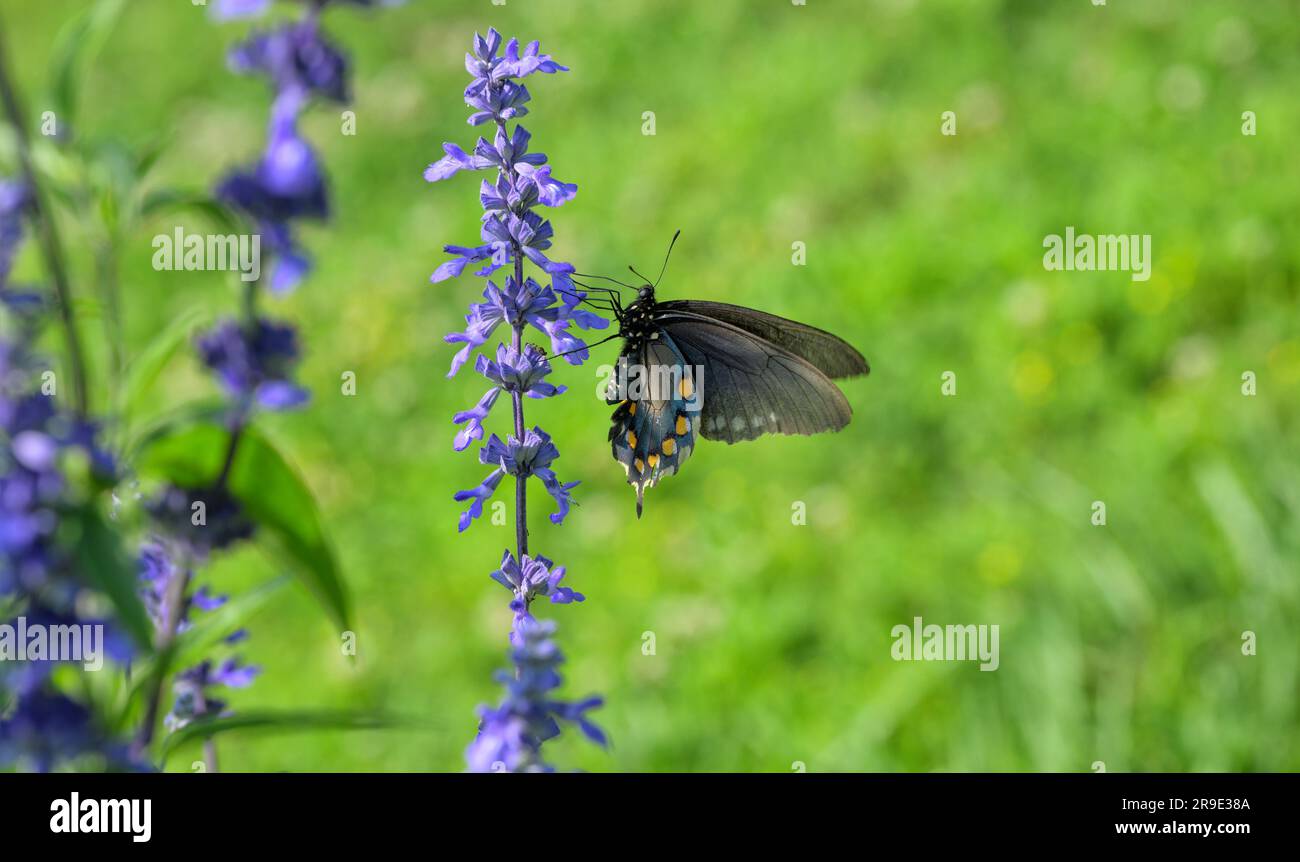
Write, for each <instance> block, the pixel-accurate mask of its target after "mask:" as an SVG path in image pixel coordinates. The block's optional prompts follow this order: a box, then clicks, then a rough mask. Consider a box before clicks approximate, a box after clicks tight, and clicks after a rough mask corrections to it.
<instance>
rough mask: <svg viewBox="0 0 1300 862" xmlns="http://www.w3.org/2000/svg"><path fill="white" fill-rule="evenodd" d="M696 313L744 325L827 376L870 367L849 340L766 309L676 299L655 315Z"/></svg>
mask: <svg viewBox="0 0 1300 862" xmlns="http://www.w3.org/2000/svg"><path fill="white" fill-rule="evenodd" d="M671 314H676V315H678V316H682V317H684V316H696V317H701V318H706V319H711V320H718V321H721V322H723V323H726V324H729V325H731V326H734V327H736V328H737V329H743V330H744V331H746V332H748V333H750V334H752V335H757V336H758V337H759V338H762V339H763V340H764V341H767V342H769V343H771V344H774V345H776V346H777V347H779V348H781V349H782V350H785V351H786V352H787V353H793V354H794V355H795V356H798V357H801V358H802V359H805V360H807V361H808V363H809V364H811V365H812V366H813V367H815V368H816V369H817V370H819V371H821V372H822V373H823V374H825V375H826V376H827V377H856V376H857V375H860V374H868V373H870V371H871V368H870V366H868V364H867V360H866V358H865V357H863V355H862V354H861V353H859V352H858V351H857V350H855V349H854V348H853V346H852V345H850V344H849V343H848V342H847V341H845V340H844V339H842V338H840V337H839V336H838V335H833V334H831V333H829V332H827V331H826V330H824V329H818V328H817V327H815V326H808V325H807V324H805V323H799V322H797V321H794V320H787V319H786V318H784V317H777V316H776V315H775V314H768V313H767V312H765V311H758V310H756V309H753V308H745V307H743V306H739V305H730V304H728V303H725V302H708V301H705V300H696V299H674V300H669V301H668V302H660V303H657V304H656V305H655V316H656V317H657V318H662V317H666V316H668V315H671Z"/></svg>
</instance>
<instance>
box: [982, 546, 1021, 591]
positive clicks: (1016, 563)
mask: <svg viewBox="0 0 1300 862" xmlns="http://www.w3.org/2000/svg"><path fill="white" fill-rule="evenodd" d="M1021 564H1022V560H1021V558H1020V551H1019V550H1017V549H1016V547H1015V546H1014V545H1009V544H1007V543H1006V542H994V543H992V544H990V545H987V546H985V548H984V550H983V551H980V556H979V562H978V563H977V566H978V568H979V575H980V578H981V579H982V580H983V581H984V582H985V583H989V584H993V585H995V586H998V585H1001V584H1007V583H1010V582H1011V581H1014V580H1015V579H1016V578H1017V577H1018V576H1019V575H1020V567H1021Z"/></svg>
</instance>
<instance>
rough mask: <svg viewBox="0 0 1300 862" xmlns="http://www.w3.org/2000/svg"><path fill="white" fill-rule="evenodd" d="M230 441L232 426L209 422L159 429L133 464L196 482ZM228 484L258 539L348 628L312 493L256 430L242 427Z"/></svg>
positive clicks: (204, 478) (217, 463)
mask: <svg viewBox="0 0 1300 862" xmlns="http://www.w3.org/2000/svg"><path fill="white" fill-rule="evenodd" d="M229 439H230V432H229V431H227V430H226V429H225V428H223V427H222V426H221V425H218V424H213V423H203V424H198V425H194V426H191V427H188V428H184V429H180V430H176V431H174V432H173V433H162V434H160V435H158V436H155V437H154V438H152V439H151V440H150V441H147V442H146V444H145V445H144V446H143V448H142V450H141V453H140V456H139V459H138V461H137V469H138V470H139V471H140V473H141V474H142V475H155V476H159V477H162V478H165V479H167V480H168V481H170V482H172V483H173V484H176V485H179V486H181V487H186V488H201V487H204V486H205V485H207V484H209V483H211V482H213V481H214V480H215V479H216V478H217V476H218V475H219V474H220V472H221V465H222V462H223V460H224V457H225V452H226V446H227V443H228V441H229ZM227 488H228V490H229V491H230V493H231V494H232V495H233V496H234V497H235V499H237V500H239V502H240V503H241V504H242V505H243V506H244V509H245V511H246V512H247V513H248V515H249V517H251V518H252V519H253V520H254V521H255V522H256V523H257V525H258V527H259V531H258V532H259V537H260V539H261V540H262V541H263V542H264V543H265V544H266V545H267V546H269V547H270V549H271V550H273V551H275V552H277V553H278V555H280V556H281V557H282V558H283V559H284V560H285V561H286V562H288V563H289V564H290V565H291V567H292V569H293V571H294V573H295V574H296V575H297V576H298V578H299V579H300V580H302V582H303V583H304V584H306V586H307V588H308V589H309V590H311V592H312V593H313V594H315V596H316V598H317V599H318V600H319V601H320V602H321V604H322V605H324V607H325V610H326V611H328V612H329V614H330V616H331V617H332V618H333V620H334V622H335V623H336V624H337V625H338V626H339V627H340V628H341V629H344V630H347V629H350V628H351V627H352V626H351V624H350V611H349V599H348V594H347V589H346V587H345V586H344V584H343V579H342V576H341V575H340V573H339V569H338V564H337V562H336V561H335V559H334V550H333V548H332V547H331V545H330V543H329V541H328V540H327V539H326V536H325V531H324V529H323V527H322V526H321V522H320V514H319V512H318V510H317V508H316V500H315V497H314V496H313V495H312V493H311V490H310V489H308V487H307V485H306V484H305V483H304V482H303V480H302V477H301V476H299V474H298V472H297V471H296V470H294V468H292V467H291V466H290V465H289V464H288V462H287V461H285V459H284V457H283V456H282V455H281V454H280V452H279V451H278V450H277V449H276V448H275V447H274V446H273V445H272V444H271V443H270V441H268V440H267V439H266V438H265V437H263V436H262V434H261V433H260V432H259V431H258V430H257V429H256V428H253V427H248V428H245V429H244V432H243V435H242V436H241V438H240V441H239V447H238V449H237V450H236V453H235V459H234V462H233V463H232V464H231V468H230V476H229V478H228V480H227Z"/></svg>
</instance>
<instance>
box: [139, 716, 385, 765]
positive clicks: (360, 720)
mask: <svg viewBox="0 0 1300 862" xmlns="http://www.w3.org/2000/svg"><path fill="white" fill-rule="evenodd" d="M406 723H407V722H402V721H399V720H397V719H394V718H392V717H389V716H383V715H372V714H368V713H360V712H341V711H337V712H336V711H327V710H292V711H285V712H273V711H262V712H241V713H238V714H236V715H229V716H218V717H215V718H201V719H196V720H194V721H192V722H190V723H189V724H187V725H185V726H184V727H182V728H181V729H179V730H177V731H174V732H173V733H171V734H170V735H168V737H167V738H166V740H164V741H163V746H162V761H163V763H164V764H165V763H166V762H167V758H168V756H169V755H171V753H172V752H173V751H175V750H176V749H177V748H179V747H180V746H182V745H184V744H185V743H187V742H192V741H194V740H202V739H208V738H210V737H213V736H216V735H217V734H220V733H229V732H231V731H236V730H241V731H257V732H262V733H268V732H270V733H300V732H302V731H308V730H383V729H387V728H393V727H398V726H400V725H402V724H406Z"/></svg>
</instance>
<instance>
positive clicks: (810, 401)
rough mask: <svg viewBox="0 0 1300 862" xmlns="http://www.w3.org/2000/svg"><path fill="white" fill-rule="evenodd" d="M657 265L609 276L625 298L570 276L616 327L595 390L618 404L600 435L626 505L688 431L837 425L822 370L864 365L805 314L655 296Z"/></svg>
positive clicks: (842, 408) (731, 439)
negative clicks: (616, 349) (651, 272)
mask: <svg viewBox="0 0 1300 862" xmlns="http://www.w3.org/2000/svg"><path fill="white" fill-rule="evenodd" d="M680 233H681V231H678V235H680ZM676 242H677V235H674V236H673V243H674V244H675V243H676ZM668 253H669V255H671V254H672V244H670V245H669V247H668ZM667 266H668V259H667V257H665V259H664V269H666V268H667ZM632 271H633V273H636V270H632ZM663 272H664V271H663V269H661V270H660V272H659V278H658V279H656V280H655V283H654V284H653V285H652V284H650V283H649V281H648V279H645V278H644V276H641V275H640V274H637V276H638V278H641V279H642V280H643V282H644V283H643V284H642V285H641V286H640V287H639V288H637V287H633V286H631V285H623V284H622V282H615V283H617V284H620V285H622V286H623V287H628V288H629V289H633V290H636V291H637V297H636V300H635V301H633V302H632V303H631V304H630V305H628V306H627V307H626V308H625V307H623V305H622V302H621V300H620V296H619V293H618V291H616V290H613V289H610V288H600V287H592V286H590V285H588V284H584V283H582V282H578V284H579V286H580V287H582V288H583V289H584V290H587V291H595V292H602V291H603V293H604V297H603V298H602V299H600V300H595V301H593V300H590V299H587V300H584V301H587V302H591V303H592V304H594V305H597V306H598V307H601V308H603V309H604V310H606V311H608V312H611V313H613V315H614V316H615V318H617V320H618V324H619V328H618V332H617V333H616V334H614V335H612V336H610V338H622V339H624V341H623V349H622V350H621V351H620V353H619V358H618V367H617V374H616V376H615V377H614V378H613V379H612V380H611V383H610V391H609V392H608V393H607V400H608V402H609V403H610V404H618V407H617V409H615V410H614V415H613V419H612V422H613V425H612V427H611V428H610V430H609V440H610V443H611V445H612V449H613V453H614V458H615V460H617V461H618V462H619V463H620V464H622V465H623V469H624V470H626V471H627V481H628V483H629V484H631V485H632V486H633V487H635V488H636V513H637V517H640V516H641V508H642V504H643V500H644V495H645V489H646V487H647V486H650V487H653V486H654V485H655V484H656V483H658V481H659V480H660V479H661V478H663V477H664V476H671V475H672V474H673V473H675V472H677V470H678V469H679V468H680V467H681V465H682V463H683V462H684V461H685V460H686V458H687V457H688V456H689V455H690V453H691V450H692V448H694V445H695V438H696V435H697V434H698V435H699V436H701V437H703V438H704V439H706V440H721V441H723V442H725V443H736V442H738V441H741V440H753V439H754V438H756V437H759V436H760V435H763V434H817V433H820V432H822V431H838V430H839V429H841V428H843V427H844V426H845V425H847V424H849V419H850V418H852V415H853V411H852V409H851V408H850V407H849V402H848V401H847V400H846V399H845V397H844V394H843V393H842V392H840V390H839V388H838V387H837V386H836V385H835V384H834V383H832V382H831V378H836V377H854V376H857V375H860V374H868V373H870V371H871V369H870V367H869V366H868V365H867V360H866V359H865V358H863V356H862V354H861V353H858V351H856V350H854V349H853V348H852V347H851V346H850V345H849V344H848V343H846V342H845V341H844V340H843V339H841V338H839V337H838V336H835V335H832V334H831V333H829V332H826V331H824V330H821V329H817V328H815V327H812V326H806V325H804V324H802V323H796V322H795V321H793V320H786V319H785V318H783V317H777V316H776V315H774V314H767V313H766V312H762V311H756V310H754V309H752V308H743V307H741V306H738V305H728V304H726V303H722V302H706V301H702V300H691V299H679V300H669V301H667V302H660V301H658V300H657V299H656V298H655V288H656V287H657V286H658V284H659V281H660V279H662V278H663ZM598 277H602V276H598ZM608 280H609V281H614V279H608ZM605 340H609V339H605ZM597 343H600V342H597Z"/></svg>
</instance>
